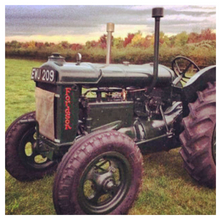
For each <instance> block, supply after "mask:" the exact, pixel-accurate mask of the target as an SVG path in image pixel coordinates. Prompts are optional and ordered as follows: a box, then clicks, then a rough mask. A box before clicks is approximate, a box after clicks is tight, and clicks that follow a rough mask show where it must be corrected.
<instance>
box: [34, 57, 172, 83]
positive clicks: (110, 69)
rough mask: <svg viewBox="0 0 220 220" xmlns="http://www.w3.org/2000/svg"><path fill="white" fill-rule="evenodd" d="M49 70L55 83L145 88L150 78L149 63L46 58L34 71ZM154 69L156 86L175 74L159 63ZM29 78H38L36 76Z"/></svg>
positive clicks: (168, 80) (150, 64)
mask: <svg viewBox="0 0 220 220" xmlns="http://www.w3.org/2000/svg"><path fill="white" fill-rule="evenodd" d="M51 69H52V70H53V71H55V72H56V75H57V76H56V82H55V83H56V84H68V85H70V84H78V85H85V86H87V87H88V86H89V87H130V86H135V87H146V86H149V85H150V84H151V82H152V80H153V63H149V64H142V65H131V64H109V65H106V64H92V63H68V62H65V61H63V62H60V61H59V62H57V61H56V60H55V61H53V60H51V59H49V60H48V62H46V63H45V64H43V65H42V66H41V67H40V68H38V71H39V72H40V74H41V73H42V72H43V71H44V72H45V70H51ZM158 70H159V71H158V79H157V83H156V86H160V85H163V86H166V85H167V86H168V85H170V84H171V83H172V81H173V79H174V77H175V75H174V73H173V71H172V70H171V69H169V68H167V67H165V66H163V65H159V68H158ZM38 75H39V73H38ZM38 78H41V77H38ZM33 79H34V80H35V81H38V80H37V78H36V77H35V78H33Z"/></svg>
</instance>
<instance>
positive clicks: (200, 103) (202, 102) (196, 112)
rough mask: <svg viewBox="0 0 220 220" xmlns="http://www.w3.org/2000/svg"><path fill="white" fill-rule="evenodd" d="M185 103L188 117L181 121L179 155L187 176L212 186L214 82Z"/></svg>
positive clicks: (213, 185) (214, 166)
mask: <svg viewBox="0 0 220 220" xmlns="http://www.w3.org/2000/svg"><path fill="white" fill-rule="evenodd" d="M197 94H198V99H197V100H196V101H195V102H194V103H190V104H189V109H190V114H189V116H187V117H186V118H184V119H183V126H184V131H183V132H182V133H181V135H180V140H181V142H182V144H183V146H182V149H181V150H180V154H181V156H182V158H183V161H184V167H185V169H186V170H187V172H188V173H189V174H190V176H191V177H192V178H193V179H195V180H196V181H197V182H199V183H200V184H202V185H206V186H208V187H210V188H215V187H216V162H215V158H216V141H215V135H216V83H213V84H212V83H208V87H207V88H206V89H205V90H204V91H202V92H198V93H197Z"/></svg>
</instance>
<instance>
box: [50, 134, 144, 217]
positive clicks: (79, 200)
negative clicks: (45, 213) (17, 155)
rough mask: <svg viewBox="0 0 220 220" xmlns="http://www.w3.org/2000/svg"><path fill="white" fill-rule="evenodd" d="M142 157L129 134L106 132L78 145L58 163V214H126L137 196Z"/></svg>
mask: <svg viewBox="0 0 220 220" xmlns="http://www.w3.org/2000/svg"><path fill="white" fill-rule="evenodd" d="M142 163H143V158H142V155H141V153H140V150H139V148H138V147H137V146H136V144H135V143H134V142H133V141H132V140H131V139H130V138H129V137H127V136H126V135H124V134H121V133H119V132H116V131H107V132H106V131H105V132H101V133H98V134H97V133H96V134H90V135H88V136H85V137H84V138H82V139H81V140H79V141H78V142H76V143H75V144H74V145H73V146H72V147H71V148H70V150H69V152H68V153H67V154H66V155H65V156H64V158H63V160H62V162H61V163H60V164H59V167H58V170H57V175H56V177H55V182H54V188H53V201H54V206H55V210H56V212H57V214H125V213H127V212H128V210H129V208H130V207H131V205H132V204H133V202H134V200H135V199H136V197H137V194H138V191H139V187H140V185H141V179H142Z"/></svg>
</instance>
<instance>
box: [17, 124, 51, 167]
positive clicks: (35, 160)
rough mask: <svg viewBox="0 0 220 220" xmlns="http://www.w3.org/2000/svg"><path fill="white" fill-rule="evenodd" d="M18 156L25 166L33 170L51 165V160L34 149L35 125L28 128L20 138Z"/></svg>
mask: <svg viewBox="0 0 220 220" xmlns="http://www.w3.org/2000/svg"><path fill="white" fill-rule="evenodd" d="M18 151H19V156H20V158H21V161H22V163H23V164H24V166H26V167H27V168H31V169H34V170H43V169H46V168H48V167H50V166H51V165H53V163H54V162H53V161H51V160H49V159H48V158H46V157H45V158H44V157H42V156H41V155H40V154H39V153H38V152H37V151H36V130H35V127H32V128H31V129H29V130H28V131H27V132H26V133H25V134H24V135H23V136H22V138H21V141H20V143H19V147H18Z"/></svg>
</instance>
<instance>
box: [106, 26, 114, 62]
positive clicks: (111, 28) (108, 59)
mask: <svg viewBox="0 0 220 220" xmlns="http://www.w3.org/2000/svg"><path fill="white" fill-rule="evenodd" d="M114 28H115V25H114V23H107V28H106V31H107V55H106V64H107V65H108V64H110V63H111V44H112V32H114Z"/></svg>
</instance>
